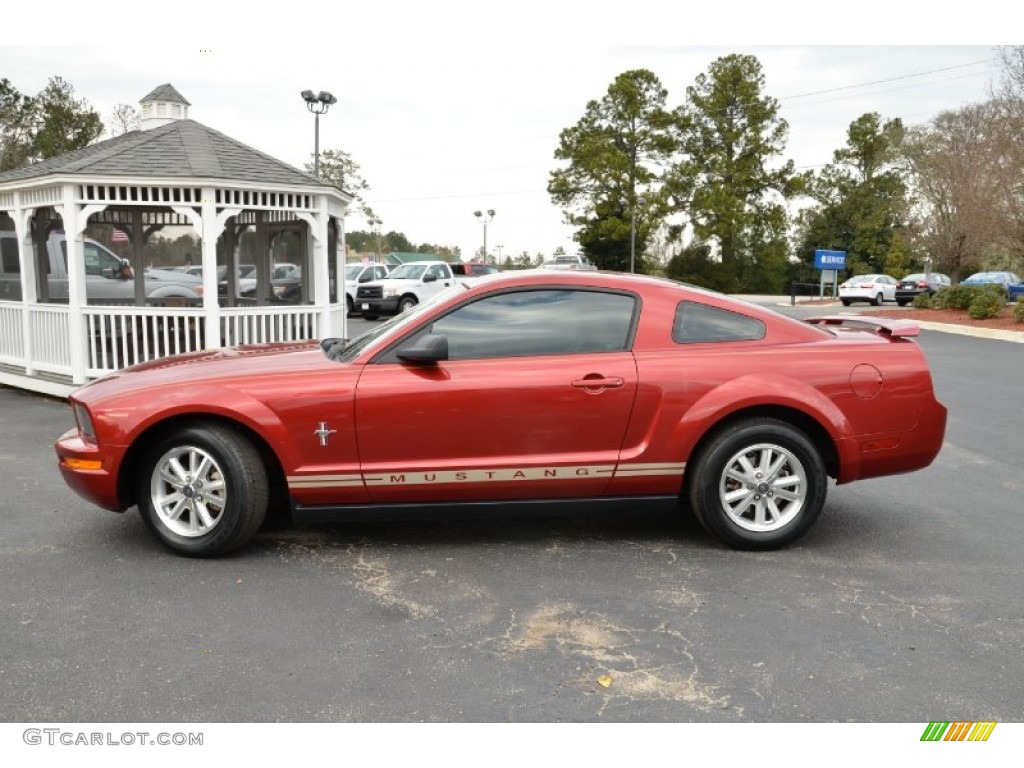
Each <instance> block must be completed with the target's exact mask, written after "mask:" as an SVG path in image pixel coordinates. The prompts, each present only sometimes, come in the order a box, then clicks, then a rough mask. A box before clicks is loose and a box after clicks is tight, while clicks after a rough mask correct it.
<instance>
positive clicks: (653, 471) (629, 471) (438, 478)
mask: <svg viewBox="0 0 1024 768" xmlns="http://www.w3.org/2000/svg"><path fill="white" fill-rule="evenodd" d="M684 469H686V464H685V463H684V462H671V463H666V464H622V465H619V466H616V465H614V464H579V465H572V466H556V467H495V468H493V469H439V470H422V469H420V470H415V471H409V470H395V471H391V472H374V473H363V474H360V473H351V474H344V475H336V474H313V475H289V477H288V486H289V487H290V488H294V489H300V488H350V487H352V486H356V485H362V484H364V483H365V484H366V485H368V486H393V485H459V484H462V483H515V482H543V481H545V480H586V479H592V478H595V477H602V476H609V475H611V476H613V477H622V478H627V477H652V476H666V475H667V476H672V475H682V473H683V470H684Z"/></svg>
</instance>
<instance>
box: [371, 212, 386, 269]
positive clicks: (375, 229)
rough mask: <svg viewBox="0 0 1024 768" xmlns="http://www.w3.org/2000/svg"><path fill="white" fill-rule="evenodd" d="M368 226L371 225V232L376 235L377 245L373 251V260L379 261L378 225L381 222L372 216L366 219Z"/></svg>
mask: <svg viewBox="0 0 1024 768" xmlns="http://www.w3.org/2000/svg"><path fill="white" fill-rule="evenodd" d="M368 221H369V222H370V226H371V227H373V234H374V235H375V236H376V242H377V247H376V250H375V251H374V255H373V260H374V261H380V225H381V224H382V223H383V222H382V221H381V220H380V219H378V218H377V217H376V216H372V217H370V218H369V219H368Z"/></svg>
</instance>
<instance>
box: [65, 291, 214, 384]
mask: <svg viewBox="0 0 1024 768" xmlns="http://www.w3.org/2000/svg"><path fill="white" fill-rule="evenodd" d="M82 314H83V315H84V320H85V338H86V344H87V345H88V350H87V352H86V358H85V359H86V364H85V368H86V370H85V375H86V376H88V377H90V378H95V377H97V376H102V375H104V374H105V373H109V372H111V371H116V370H118V369H120V368H127V367H128V366H130V365H135V364H137V363H143V362H146V361H147V360H156V359H158V358H161V357H167V356H169V355H179V354H182V353H185V352H197V351H199V350H201V349H203V348H204V345H205V330H206V318H205V316H204V315H203V314H202V312H201V311H199V310H196V309H190V308H180V309H175V308H171V307H107V306H90V307H86V308H85V309H83V310H82Z"/></svg>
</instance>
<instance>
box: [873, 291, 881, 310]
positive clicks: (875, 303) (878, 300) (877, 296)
mask: <svg viewBox="0 0 1024 768" xmlns="http://www.w3.org/2000/svg"><path fill="white" fill-rule="evenodd" d="M881 304H882V294H880V293H876V294H875V298H873V299H872V300H871V306H873V307H877V306H880V305H881Z"/></svg>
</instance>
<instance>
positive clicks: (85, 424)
mask: <svg viewBox="0 0 1024 768" xmlns="http://www.w3.org/2000/svg"><path fill="white" fill-rule="evenodd" d="M71 411H72V413H74V415H75V426H77V427H78V432H79V433H80V434H81V435H82V437H83V438H85V439H86V440H88V441H89V442H90V443H95V442H97V441H96V428H95V427H94V426H93V425H92V416H90V415H89V409H87V408H86V407H85V406H84V405H82V404H81V403H72V405H71Z"/></svg>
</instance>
